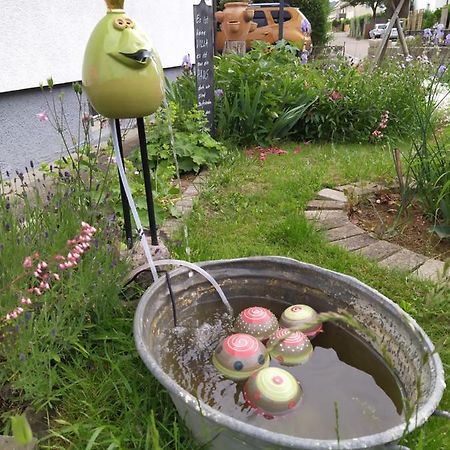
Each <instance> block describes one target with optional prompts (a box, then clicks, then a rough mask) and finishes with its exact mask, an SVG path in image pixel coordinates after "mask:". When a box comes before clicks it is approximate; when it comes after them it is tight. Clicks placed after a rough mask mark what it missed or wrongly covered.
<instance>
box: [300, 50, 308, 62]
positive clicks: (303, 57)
mask: <svg viewBox="0 0 450 450" xmlns="http://www.w3.org/2000/svg"><path fill="white" fill-rule="evenodd" d="M308 55H309V53H308V52H307V51H306V50H303V51H302V53H301V55H300V62H301V63H302V64H306V63H307V62H308Z"/></svg>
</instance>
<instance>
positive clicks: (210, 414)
mask: <svg viewBox="0 0 450 450" xmlns="http://www.w3.org/2000/svg"><path fill="white" fill-rule="evenodd" d="M252 261H253V262H271V263H281V265H288V266H289V265H292V266H296V267H297V268H306V269H309V270H314V271H317V272H318V273H321V274H326V275H328V276H330V277H332V278H334V279H335V280H337V281H340V282H343V283H347V284H352V283H356V284H357V285H358V287H359V288H363V289H365V290H367V291H368V292H370V293H372V294H374V295H376V296H377V297H378V298H379V299H380V300H381V301H383V302H384V304H385V306H386V307H387V309H388V310H390V312H392V313H393V314H397V315H398V314H401V315H403V317H405V318H406V319H407V320H408V322H409V324H410V326H411V327H412V328H413V329H414V330H415V331H416V332H417V333H418V334H419V335H420V336H421V338H422V342H423V343H424V345H425V346H426V350H427V351H429V352H430V354H431V355H432V356H431V358H430V364H432V366H433V367H434V370H435V372H436V384H435V387H434V390H433V392H432V395H430V397H429V398H428V399H427V400H426V402H425V403H424V404H422V405H421V406H420V407H419V409H418V412H417V413H416V414H414V416H413V418H412V419H411V420H410V423H409V424H407V423H406V422H404V423H403V424H400V425H397V426H395V427H392V428H389V429H387V430H385V431H383V432H380V433H376V434H371V435H366V436H361V437H357V438H352V439H344V440H341V441H340V442H339V443H338V442H337V441H335V440H324V439H322V440H321V439H308V438H301V437H295V436H290V435H286V434H281V433H275V432H273V431H269V430H266V429H263V428H260V427H257V426H254V425H249V424H246V423H245V422H242V421H240V420H237V419H234V418H232V417H230V416H228V415H227V414H224V413H222V412H220V411H217V410H216V409H214V408H212V407H210V406H208V405H207V404H205V403H203V402H202V401H201V400H199V399H198V398H196V397H194V396H193V395H192V394H190V393H189V392H188V391H186V390H185V389H183V388H182V387H181V386H180V385H179V384H178V383H177V382H176V381H174V380H173V379H172V378H171V377H170V376H169V375H168V374H166V373H165V372H164V370H163V369H162V368H161V366H160V365H159V364H158V362H157V361H156V360H155V359H154V358H153V356H152V355H151V353H150V352H148V351H147V350H146V345H145V342H144V336H143V327H142V321H143V316H144V312H145V309H146V306H147V304H148V303H149V301H150V300H151V297H152V294H153V292H154V291H157V289H158V288H159V287H160V286H161V285H162V284H165V283H166V280H165V279H164V277H161V278H160V279H159V280H158V281H157V282H155V283H153V284H152V285H151V286H150V287H149V288H148V289H147V290H146V291H145V293H144V294H143V296H142V297H141V299H140V301H139V304H138V307H137V309H136V312H135V316H134V324H133V328H134V338H135V343H136V347H137V350H138V352H139V355H140V357H141V358H142V360H143V361H144V363H145V365H146V366H147V368H148V369H149V371H150V372H151V373H152V374H153V375H154V376H155V378H156V379H157V380H158V381H159V382H160V383H161V384H162V385H163V386H164V387H165V388H166V389H167V390H168V391H169V393H170V395H171V396H172V395H174V396H176V397H180V398H182V399H183V401H184V403H185V404H186V405H187V406H188V407H190V408H192V409H194V410H195V412H196V413H198V414H201V415H202V416H203V417H205V418H207V419H209V420H211V421H213V422H214V423H216V424H217V425H221V426H224V427H226V428H229V429H231V430H233V431H235V432H236V433H240V434H244V435H247V436H249V437H252V438H256V439H259V440H263V441H265V442H267V443H270V444H276V445H279V446H286V447H291V448H296V449H305V450H306V449H329V450H351V449H363V448H372V447H377V446H382V445H384V444H389V443H392V442H395V441H397V440H398V439H400V438H401V437H402V436H404V435H405V434H408V433H410V432H411V431H413V430H414V429H416V428H418V427H420V426H421V425H423V424H424V423H425V422H426V421H427V420H428V419H429V417H430V416H431V415H432V414H433V412H434V411H435V410H436V408H437V407H438V405H439V402H440V400H441V398H442V395H443V392H444V389H445V382H444V369H443V365H442V361H441V359H440V357H439V355H438V354H437V352H436V351H435V347H434V345H433V343H432V342H431V340H430V339H429V337H428V336H427V334H426V333H425V332H424V331H423V330H422V328H421V327H420V326H419V325H418V324H417V322H416V321H415V320H414V319H413V318H412V317H411V316H410V315H409V314H407V313H406V312H405V311H403V310H402V309H401V308H400V306H398V305H397V304H396V303H394V302H393V301H392V300H390V299H389V298H387V297H386V296H384V295H383V294H381V293H380V292H378V291H377V290H376V289H374V288H371V287H370V286H368V285H366V284H365V283H363V282H361V281H359V280H358V279H357V278H354V277H352V276H349V275H345V274H342V273H339V272H335V271H332V270H329V269H324V268H322V267H319V266H316V265H314V264H309V263H304V262H301V261H298V260H296V259H293V258H287V257H283V256H257V257H247V258H235V259H222V260H211V261H204V262H199V263H197V264H198V265H199V266H201V267H203V268H205V269H207V268H208V267H211V268H212V269H214V266H217V265H221V266H223V265H226V264H228V263H239V262H252ZM189 272H190V269H187V268H178V269H175V270H173V271H172V273H173V275H174V276H175V275H178V274H182V273H189Z"/></svg>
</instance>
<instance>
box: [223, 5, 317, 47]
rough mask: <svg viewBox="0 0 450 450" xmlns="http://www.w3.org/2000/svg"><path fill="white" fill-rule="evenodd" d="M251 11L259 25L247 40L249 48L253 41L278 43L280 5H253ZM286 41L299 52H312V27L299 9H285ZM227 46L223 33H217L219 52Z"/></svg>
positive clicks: (287, 7)
mask: <svg viewBox="0 0 450 450" xmlns="http://www.w3.org/2000/svg"><path fill="white" fill-rule="evenodd" d="M249 9H252V10H254V11H255V15H254V17H253V22H255V23H256V24H257V27H256V29H255V30H254V31H251V32H250V33H249V35H248V38H247V40H246V43H247V48H251V45H252V41H266V42H268V43H269V44H274V43H275V42H277V41H278V27H279V15H280V9H279V4H278V3H253V4H250V5H249ZM283 35H284V39H286V40H287V41H289V42H290V43H291V44H293V45H295V46H296V47H298V48H299V50H308V51H311V50H312V42H311V25H310V24H309V21H308V19H306V17H305V15H304V14H303V13H302V12H301V11H300V10H299V9H298V8H293V7H290V6H286V7H285V8H284V24H283ZM224 44H225V36H224V34H223V32H222V31H220V30H218V31H217V32H216V45H217V50H218V51H219V52H221V51H222V50H223V47H224Z"/></svg>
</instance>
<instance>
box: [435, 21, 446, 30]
mask: <svg viewBox="0 0 450 450" xmlns="http://www.w3.org/2000/svg"><path fill="white" fill-rule="evenodd" d="M444 28H445V26H444V25H443V24H442V23H440V24H438V26H437V27H436V31H443V30H444Z"/></svg>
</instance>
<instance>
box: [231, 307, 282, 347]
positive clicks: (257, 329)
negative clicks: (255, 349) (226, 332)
mask: <svg viewBox="0 0 450 450" xmlns="http://www.w3.org/2000/svg"><path fill="white" fill-rule="evenodd" d="M277 328H278V320H277V318H276V317H275V315H274V314H273V313H272V312H271V311H269V310H268V309H267V308H263V307H261V306H253V307H251V308H247V309H244V310H243V311H241V312H240V313H239V316H238V317H237V319H236V322H235V323H234V331H236V333H246V334H251V335H252V336H254V337H256V338H257V339H260V340H262V341H263V340H265V339H268V338H269V337H270V336H271V335H272V334H273V333H274V332H275V331H276V330H277Z"/></svg>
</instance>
